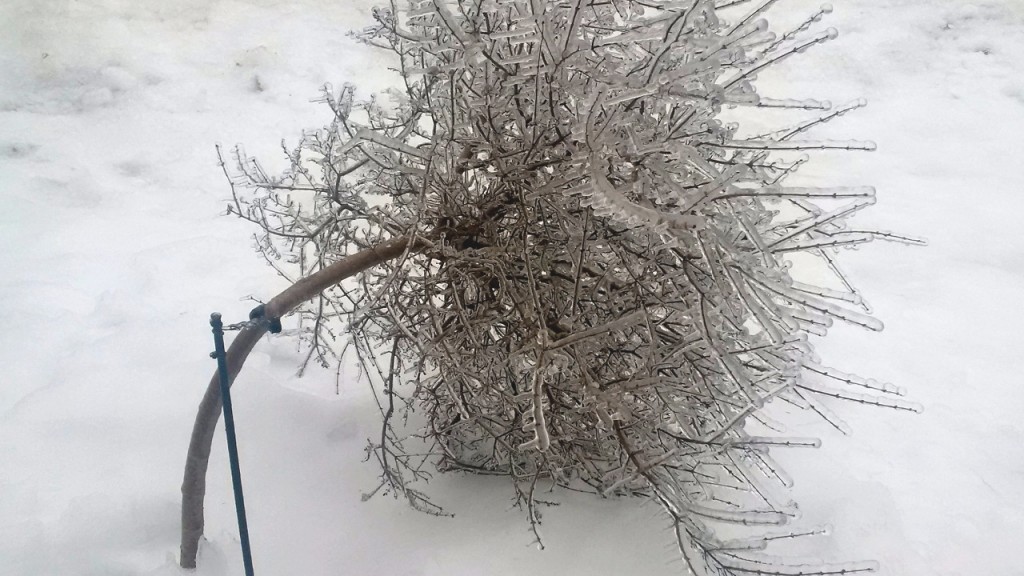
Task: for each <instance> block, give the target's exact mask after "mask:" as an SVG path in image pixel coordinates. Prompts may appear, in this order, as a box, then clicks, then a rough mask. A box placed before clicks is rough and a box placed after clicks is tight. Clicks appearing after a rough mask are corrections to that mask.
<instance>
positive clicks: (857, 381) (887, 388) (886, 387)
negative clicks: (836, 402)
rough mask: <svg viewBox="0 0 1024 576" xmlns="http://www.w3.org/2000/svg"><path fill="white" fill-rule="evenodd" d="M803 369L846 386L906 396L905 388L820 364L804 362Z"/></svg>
mask: <svg viewBox="0 0 1024 576" xmlns="http://www.w3.org/2000/svg"><path fill="white" fill-rule="evenodd" d="M803 367H804V369H806V370H808V371H810V372H814V373H816V374H821V375H822V376H827V377H829V378H831V379H833V380H838V381H840V382H845V383H846V384H850V385H853V386H861V387H863V388H869V389H871V390H877V391H879V392H885V393H886V394H895V395H896V396H905V395H906V394H907V390H906V388H903V387H902V386H896V385H893V384H890V383H888V382H880V381H878V380H875V379H874V378H861V377H860V376H857V375H856V374H847V373H845V372H840V371H839V370H836V369H835V368H829V367H827V366H822V365H821V364H818V363H815V362H809V361H805V362H804V364H803Z"/></svg>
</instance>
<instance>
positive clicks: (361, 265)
mask: <svg viewBox="0 0 1024 576" xmlns="http://www.w3.org/2000/svg"><path fill="white" fill-rule="evenodd" d="M425 244H426V243H425V242H422V241H417V242H416V244H415V245H413V246H411V247H410V250H412V251H417V250H422V249H423V248H424V246H425ZM408 245H409V238H408V237H407V236H401V237H398V238H395V239H394V240H390V241H388V242H385V243H383V244H380V245H378V246H373V247H371V248H367V249H366V250H363V251H361V252H357V253H356V254H353V255H351V256H349V257H347V258H345V259H344V260H340V261H338V262H335V263H334V264H331V265H330V266H327V267H326V268H324V269H322V270H320V271H319V272H317V273H315V274H312V275H310V276H307V277H306V278H303V279H301V280H299V281H298V282H296V283H295V284H293V285H291V286H290V287H288V289H286V290H285V291H284V292H281V293H280V294H278V295H277V296H275V297H274V299H273V300H271V301H270V302H268V303H267V305H266V307H265V317H266V318H269V319H274V318H280V317H282V316H284V315H286V314H288V313H289V312H291V311H292V310H294V309H295V307H297V306H298V305H299V304H302V303H303V302H305V301H307V300H309V299H311V298H313V297H314V296H316V295H317V294H320V293H321V292H323V291H324V290H326V289H327V288H330V287H331V286H333V285H335V284H337V283H339V282H341V281H342V280H345V279H346V278H349V277H351V276H353V275H355V274H358V273H359V272H362V271H364V270H366V269H368V268H372V267H373V266H376V265H378V264H381V263H383V262H386V261H388V260H391V259H393V258H397V257H399V256H401V255H402V253H403V252H405V249H406V247H408ZM266 331H267V327H266V324H265V323H263V324H261V325H259V326H250V327H247V328H245V329H243V330H242V331H241V332H239V334H238V336H237V337H236V338H235V339H234V341H233V342H232V343H231V346H230V347H229V348H228V350H227V365H228V383H229V384H233V383H234V381H235V377H236V376H238V373H239V371H241V369H242V365H243V364H245V359H246V358H247V357H248V356H249V353H250V352H252V349H253V347H254V346H255V345H256V342H258V341H259V339H260V337H262V336H263V334H265V333H266ZM220 412H221V399H220V382H219V380H218V375H217V373H216V372H214V374H213V378H211V379H210V384H209V385H208V386H207V388H206V394H204V395H203V400H202V402H200V403H199V413H198V414H197V415H196V421H195V424H194V425H193V427H192V438H191V440H190V441H189V445H188V457H187V458H186V460H185V479H184V481H183V482H182V485H181V558H180V562H181V567H182V568H195V567H196V554H197V552H198V550H199V538H200V537H201V536H202V535H203V500H204V497H205V496H206V469H207V466H208V464H209V461H210V447H211V445H212V443H213V435H214V431H215V430H216V427H217V421H218V420H219V419H220Z"/></svg>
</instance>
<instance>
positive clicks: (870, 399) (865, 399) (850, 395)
mask: <svg viewBox="0 0 1024 576" xmlns="http://www.w3.org/2000/svg"><path fill="white" fill-rule="evenodd" d="M797 386H798V387H800V388H802V389H804V390H807V391H809V392H814V393H816V394H821V395H823V396H831V397H832V398H838V399H840V400H849V401H851V402H857V403H859V404H868V405H871V406H880V407H882V408H892V409H893V410H906V411H907V412H916V413H918V414H920V413H921V412H923V411H924V407H923V406H921V405H920V404H918V403H917V402H907V401H904V400H896V399H890V398H886V397H883V396H873V395H871V394H861V393H859V392H847V391H844V390H833V389H831V388H828V387H825V386H819V385H817V384H812V383H808V382H803V383H800V384H797Z"/></svg>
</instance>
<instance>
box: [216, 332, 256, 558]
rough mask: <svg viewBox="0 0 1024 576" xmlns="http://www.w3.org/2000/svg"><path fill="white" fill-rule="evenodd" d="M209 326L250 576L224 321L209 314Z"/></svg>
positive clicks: (247, 527) (243, 547) (246, 528)
mask: <svg viewBox="0 0 1024 576" xmlns="http://www.w3.org/2000/svg"><path fill="white" fill-rule="evenodd" d="M210 326H213V344H214V349H215V350H216V351H215V352H214V353H213V354H211V356H213V357H214V358H216V359H217V370H218V372H219V373H220V398H221V405H222V406H223V407H224V431H225V432H226V433H227V437H228V458H229V459H230V460H231V483H232V485H233V486H234V489H235V511H236V512H237V513H238V536H239V538H240V539H241V540H242V561H243V562H244V563H245V576H253V571H252V551H251V550H250V549H249V525H248V523H247V522H246V521H245V498H243V497H242V471H241V468H240V467H239V465H238V445H237V444H236V443H235V418H234V415H233V412H232V411H231V386H230V384H229V383H228V362H227V354H225V352H224V325H223V323H221V320H220V314H217V313H216V312H215V313H213V314H210Z"/></svg>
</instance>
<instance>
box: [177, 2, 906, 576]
mask: <svg viewBox="0 0 1024 576" xmlns="http://www.w3.org/2000/svg"><path fill="white" fill-rule="evenodd" d="M774 3H775V0H764V1H760V2H752V1H749V0H719V1H718V2H714V1H711V0H680V1H657V0H650V1H631V0H609V1H606V2H591V1H589V0H588V1H583V0H562V1H558V2H543V1H541V0H532V1H531V0H465V1H459V2H457V3H455V2H446V1H441V0H424V1H417V2H413V3H412V4H411V5H410V6H409V7H408V9H405V8H404V7H403V9H399V7H397V6H395V5H392V6H391V8H390V9H379V10H376V11H375V12H374V17H375V20H376V22H375V24H374V25H373V26H371V27H370V28H367V29H365V30H363V31H362V32H361V33H359V35H358V36H359V38H360V39H362V40H363V41H364V42H367V43H369V44H372V45H374V46H379V47H380V48H382V49H384V50H387V51H389V52H391V53H392V54H393V55H394V56H395V58H396V62H397V65H398V72H399V74H398V77H399V78H400V80H401V88H399V89H396V90H393V91H390V92H388V93H386V94H383V95H380V96H379V97H376V98H374V99H371V100H370V101H368V102H359V101H357V100H356V99H355V98H354V90H353V88H352V87H350V86H346V87H344V88H342V89H341V90H340V91H336V92H335V91H332V90H325V94H324V98H323V101H324V102H325V103H326V104H327V105H328V106H329V107H330V109H331V111H332V113H333V118H332V121H331V123H330V124H329V125H328V126H326V127H324V128H322V129H319V130H316V131H312V132H309V133H307V134H306V135H305V136H304V137H303V139H302V141H301V142H300V143H299V145H298V146H297V147H296V148H295V149H294V150H289V151H287V153H288V156H289V158H290V169H289V170H287V171H286V172H285V173H284V174H282V175H278V176H271V175H268V174H267V173H266V172H265V171H264V170H263V169H262V168H261V167H260V165H259V164H258V163H257V162H256V161H255V160H252V159H250V158H247V157H246V156H244V155H243V154H241V153H236V155H235V162H233V170H228V171H227V172H228V173H229V177H230V180H231V182H232V190H233V203H232V205H231V207H230V209H229V211H230V212H232V213H233V214H236V215H238V216H240V217H242V218H245V219H247V220H250V221H251V222H253V223H255V224H256V225H257V226H258V229H259V232H258V233H257V236H256V237H257V243H258V246H259V248H260V250H261V251H262V253H263V255H264V256H265V257H266V259H267V261H268V262H270V263H271V265H273V266H275V268H277V270H278V271H279V272H280V273H281V274H282V275H284V276H285V277H287V278H289V279H290V280H293V281H295V282H296V283H295V285H294V286H293V287H292V288H290V289H289V290H288V291H286V292H285V293H283V294H282V295H280V296H278V297H277V298H275V299H273V300H271V301H270V302H269V303H268V304H267V305H266V308H265V312H266V315H267V316H269V317H271V318H279V317H281V316H283V315H285V314H288V313H290V312H292V311H295V314H296V315H297V316H298V319H299V320H298V325H299V333H300V337H301V338H302V339H303V341H304V342H305V344H306V345H307V350H308V351H307V352H306V355H305V362H304V364H303V366H305V364H306V363H309V362H319V363H323V364H326V363H328V362H331V361H341V360H342V359H343V358H345V357H347V356H348V355H351V356H353V357H354V358H355V359H357V361H358V362H359V363H360V365H361V366H362V367H363V369H364V371H365V374H366V376H367V377H368V378H369V380H370V381H371V382H372V383H373V386H374V390H375V392H376V394H377V398H378V403H379V406H380V409H381V414H382V422H381V430H380V435H379V437H377V438H375V439H374V440H373V441H372V442H371V444H370V446H369V447H368V453H369V454H370V455H371V456H372V457H373V458H374V459H375V460H376V461H377V462H378V464H379V465H380V468H381V484H380V486H379V488H378V490H375V491H374V492H377V491H384V492H389V493H393V494H395V495H401V496H403V497H405V498H406V499H407V500H408V501H409V503H410V504H412V505H413V506H415V507H417V508H419V509H422V510H425V511H428V512H433V513H439V512H440V508H438V507H437V506H436V505H435V504H433V503H432V502H431V501H430V500H429V498H428V497H427V496H425V495H424V493H423V492H422V490H421V489H420V488H419V487H418V484H419V481H420V480H423V479H425V478H426V477H427V476H428V475H429V472H430V470H432V469H440V470H460V471H465V472H470V473H479V474H491V475H502V476H507V477H508V478H510V479H511V484H512V486H513V488H514V490H515V493H516V495H517V497H518V499H519V502H521V503H522V505H523V507H524V509H525V510H526V511H527V515H528V518H529V520H530V525H531V526H532V527H533V529H534V531H535V532H536V526H537V522H538V511H537V507H538V501H537V499H536V497H535V493H536V491H537V489H538V487H541V486H543V487H544V488H548V487H563V488H569V489H574V490H585V491H589V492H593V493H595V494H599V495H635V496H643V497H647V498H653V499H655V500H657V501H658V502H659V503H660V504H661V506H662V507H663V508H664V510H665V511H666V512H667V514H668V515H669V516H670V518H671V519H672V522H673V525H674V527H675V537H676V540H677V543H678V548H679V551H680V553H681V555H682V556H683V558H684V559H685V561H686V564H687V565H688V567H689V568H690V569H691V570H692V571H693V572H694V573H696V574H701V575H703V574H708V575H738V574H751V573H756V574H834V573H855V572H862V571H869V570H872V569H873V564H872V563H870V562H868V563H863V562H859V563H850V564H842V565H828V564H815V565H807V564H797V563H792V562H787V561H785V560H780V559H776V558H774V557H770V556H767V555H765V554H763V553H762V552H761V550H762V549H763V548H765V547H766V546H767V545H768V544H769V543H770V542H772V541H774V540H779V539H785V538H791V537H795V536H799V535H805V534H816V533H820V532H821V531H820V530H816V529H800V528H783V529H778V528H773V527H781V526H784V525H786V524H787V523H788V522H789V521H790V520H791V519H792V518H793V517H794V515H795V511H796V505H795V504H794V503H793V502H792V501H791V500H790V499H789V498H788V496H787V493H786V490H785V487H786V485H787V483H788V480H787V476H786V475H785V474H784V473H783V471H782V470H781V469H780V468H779V466H778V465H777V464H776V463H775V462H774V460H773V459H772V457H771V455H770V450H771V449H773V448H782V447H816V446H818V445H819V442H818V440H817V439H814V438H796V437H788V436H781V435H771V436H768V435H763V434H761V435H754V434H752V433H750V432H748V428H749V424H750V423H751V422H754V421H758V422H759V423H760V425H761V426H760V427H761V428H765V427H767V428H768V429H770V428H771V427H772V424H771V421H770V419H769V418H768V417H767V416H766V414H765V405H766V404H768V403H771V402H776V403H786V404H788V405H790V406H793V407H796V408H799V409H805V410H811V411H814V412H817V413H818V414H820V415H821V416H822V418H824V419H825V420H826V421H828V422H829V423H831V424H832V425H833V426H835V427H836V428H839V429H840V430H845V425H844V424H843V423H842V421H841V420H840V419H839V418H838V417H837V416H836V415H834V414H833V413H832V412H831V411H830V410H829V409H828V408H827V407H826V405H825V403H823V401H822V399H823V398H824V397H830V398H836V399H843V400H849V401H853V402H859V403H865V404H872V405H877V406H883V407H888V408H893V409H898V410H917V407H916V406H915V405H914V404H912V403H909V402H906V401H905V400H903V399H901V398H900V396H902V390H900V389H898V388H896V387H894V386H892V385H890V384H886V383H882V382H878V381H876V380H873V379H867V378H861V377H858V376H854V375H851V374H846V373H844V372H840V371H839V370H836V369H834V368H831V367H828V366H825V365H822V364H821V363H820V360H819V359H818V358H817V357H816V355H815V353H814V350H813V347H812V344H811V342H810V341H809V338H808V337H809V336H811V335H824V334H825V333H826V331H827V330H828V328H829V327H830V326H831V325H832V323H833V322H834V321H840V322H845V323H850V324H855V325H858V326H862V327H864V328H867V329H869V330H880V329H881V328H882V325H881V323H880V322H879V321H878V320H877V319H875V318H874V317H872V316H871V315H870V308H869V307H868V305H867V304H866V303H865V302H864V300H863V298H862V296H861V294H860V293H859V292H858V291H857V289H856V288H854V286H853V284H852V283H851V282H850V280H849V279H848V278H847V277H846V275H844V274H843V272H842V271H841V270H840V268H839V267H838V264H837V262H836V258H837V255H838V253H839V252H840V251H841V250H842V249H843V248H846V247H849V246H853V245H858V244H862V243H865V242H869V241H873V240H890V241H900V242H906V243H920V241H918V240H914V239H912V238H908V237H905V236H900V235H897V234H893V233H889V232H882V231H875V230H866V229H860V228H858V227H855V226H852V225H849V224H848V220H849V219H850V218H851V217H852V216H853V215H855V214H856V213H857V212H859V211H860V210H862V209H864V208H866V207H868V206H871V205H872V204H873V203H874V201H875V192H874V190H873V189H872V188H870V187H863V186H857V187H848V186H840V187H828V188H810V187H799V186H788V185H786V178H787V177H788V176H790V175H791V174H793V173H794V172H795V171H796V170H797V169H799V167H800V166H801V165H802V164H804V163H805V162H807V161H808V157H807V156H806V155H805V151H819V150H830V149H843V150H871V149H873V148H874V145H873V144H872V143H870V142H859V141H825V140H812V139H808V138H807V133H808V132H809V131H810V130H811V129H813V128H814V127H816V126H818V125H821V124H823V123H825V122H828V121H830V120H832V119H834V118H837V117H839V116H841V115H843V114H845V113H846V112H849V111H851V110H853V109H856V108H858V107H860V106H862V105H863V102H862V101H857V102H853V103H851V104H848V105H845V106H839V107H832V106H831V105H830V104H829V103H827V102H819V101H814V100H794V99H785V98H769V97H764V96H761V95H760V94H758V92H757V91H756V90H755V87H754V84H753V82H754V80H755V79H756V77H757V75H758V74H759V73H761V72H762V71H764V70H765V69H767V68H769V67H771V66H773V65H775V64H777V63H779V62H781V61H784V60H786V59H788V58H790V57H791V56H794V55H796V54H798V53H800V52H803V51H804V50H806V49H807V48H810V47H812V46H815V45H817V44H821V43H823V42H826V41H828V40H830V39H832V38H834V37H835V36H836V32H835V30H833V29H827V30H824V31H816V28H817V26H816V24H817V23H818V22H819V21H820V20H821V18H822V17H823V16H824V15H826V14H827V13H828V12H830V11H831V8H830V7H828V6H823V7H822V8H821V10H819V11H818V12H816V13H815V14H813V15H811V16H810V17H809V18H808V19H807V20H806V21H804V22H803V23H801V24H800V25H799V26H797V27H796V28H795V29H792V30H789V31H786V32H785V33H782V34H776V33H773V32H772V31H770V30H769V28H768V25H767V23H766V21H765V20H764V19H763V13H764V12H765V11H766V10H767V9H768V8H770V7H771V5H772V4H774ZM727 108H728V109H738V110H739V111H740V114H738V117H742V116H743V115H748V116H749V114H751V113H756V112H757V110H759V109H763V108H783V109H790V110H792V111H793V112H794V113H795V114H797V115H800V116H805V117H806V118H804V119H803V120H799V121H798V122H797V123H796V124H794V125H793V126H788V127H784V128H780V129H778V130H774V131H771V132H767V133H763V134H756V135H747V136H743V135H741V134H742V132H741V131H740V127H739V126H738V125H737V124H735V123H727V122H725V121H723V119H722V116H723V110H724V109H727ZM795 254H802V255H806V257H807V258H804V260H802V261H804V262H812V264H806V263H805V264H804V266H809V265H810V266H815V267H817V268H818V269H820V270H824V271H827V272H828V275H829V276H830V279H829V281H828V282H827V283H823V284H821V283H814V282H811V281H808V280H807V279H801V276H800V274H799V270H794V269H793V267H792V262H793V261H794V255H795ZM264 330H265V325H263V324H254V325H253V326H252V327H250V328H248V329H246V331H244V332H243V333H242V334H241V335H240V336H239V338H238V339H237V340H236V342H235V344H233V346H232V351H231V352H230V353H229V361H230V363H231V366H232V377H234V375H235V374H237V372H238V370H239V369H240V368H241V364H242V362H244V359H245V355H246V354H247V353H248V351H249V350H251V348H252V346H253V345H254V344H255V342H256V341H257V340H258V338H259V337H260V335H261V334H262V333H263V331H264ZM218 408H219V396H218V392H217V390H216V387H213V388H211V389H210V391H209V392H208V394H207V398H206V399H205V400H204V404H203V407H202V409H201V416H200V418H199V419H198V420H197V424H196V434H195V435H194V437H193V443H192V446H191V448H190V458H189V470H188V471H187V472H186V481H185V485H184V488H183V490H184V492H185V505H184V507H183V544H182V565H184V566H194V564H195V546H196V542H197V541H198V538H199V536H200V535H201V532H202V485H203V482H204V480H203V477H204V475H205V469H206V459H207V457H208V455H209V441H210V438H212V433H213V425H214V424H215V422H216V418H217V410H218ZM410 442H412V443H415V444H416V449H415V450H410V449H407V445H408V444H409V443H410ZM424 454H425V455H424ZM724 525H739V526H741V527H743V529H742V531H748V533H747V534H746V535H745V536H743V537H740V538H739V539H736V538H734V537H731V538H726V537H725V536H724V535H723V534H724V532H723V531H722V529H721V527H722V526H724ZM750 527H768V529H767V531H766V530H764V529H762V530H755V531H753V532H750V530H751V528H750ZM728 532H729V534H730V535H731V534H734V532H735V531H734V530H731V529H730V530H729V531H728ZM537 538H538V540H539V539H540V536H539V534H538V535H537Z"/></svg>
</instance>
